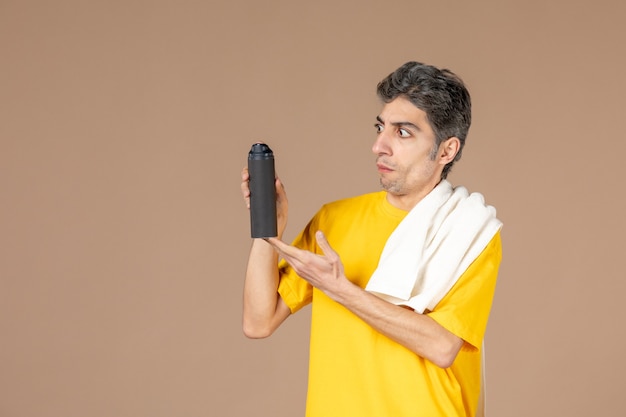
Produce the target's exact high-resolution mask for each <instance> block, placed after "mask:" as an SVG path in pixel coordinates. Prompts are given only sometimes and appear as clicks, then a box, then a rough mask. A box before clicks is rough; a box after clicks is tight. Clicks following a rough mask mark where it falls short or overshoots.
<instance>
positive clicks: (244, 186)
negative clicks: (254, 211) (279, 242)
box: [241, 167, 289, 239]
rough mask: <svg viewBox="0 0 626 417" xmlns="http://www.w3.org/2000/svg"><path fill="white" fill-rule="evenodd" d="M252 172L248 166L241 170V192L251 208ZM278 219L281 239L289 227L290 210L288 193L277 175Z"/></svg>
mask: <svg viewBox="0 0 626 417" xmlns="http://www.w3.org/2000/svg"><path fill="white" fill-rule="evenodd" d="M249 183H250V173H249V172H248V168H247V167H246V168H244V169H243V170H242V171H241V193H242V194H243V199H244V202H245V203H246V207H247V208H248V210H250V184H249ZM275 185H276V220H277V229H278V238H279V239H280V238H281V237H282V235H283V232H284V231H285V228H286V227H287V217H288V211H289V204H288V202H287V193H286V192H285V186H284V185H283V183H282V181H281V180H280V178H278V176H277V177H276V182H275Z"/></svg>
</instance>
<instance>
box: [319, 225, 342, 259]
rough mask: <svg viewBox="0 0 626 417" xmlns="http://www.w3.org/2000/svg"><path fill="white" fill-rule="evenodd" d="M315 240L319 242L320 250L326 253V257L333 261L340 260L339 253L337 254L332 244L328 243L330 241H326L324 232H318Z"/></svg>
mask: <svg viewBox="0 0 626 417" xmlns="http://www.w3.org/2000/svg"><path fill="white" fill-rule="evenodd" d="M315 239H316V240H317V244H318V245H319V247H320V249H322V252H324V255H326V257H327V258H331V259H333V260H334V259H338V258H339V256H338V255H337V252H335V250H334V249H333V248H332V247H331V246H330V243H328V239H326V236H325V235H324V232H322V231H321V230H318V231H317V232H316V233H315Z"/></svg>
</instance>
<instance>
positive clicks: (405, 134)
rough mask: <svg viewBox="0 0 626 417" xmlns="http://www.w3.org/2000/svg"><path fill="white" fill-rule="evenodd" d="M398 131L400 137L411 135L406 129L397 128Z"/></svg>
mask: <svg viewBox="0 0 626 417" xmlns="http://www.w3.org/2000/svg"><path fill="white" fill-rule="evenodd" d="M398 133H399V134H400V137H401V138H408V137H409V136H411V133H409V131H408V130H406V129H398Z"/></svg>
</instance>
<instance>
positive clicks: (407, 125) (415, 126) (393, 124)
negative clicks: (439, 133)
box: [376, 116, 422, 131]
mask: <svg viewBox="0 0 626 417" xmlns="http://www.w3.org/2000/svg"><path fill="white" fill-rule="evenodd" d="M376 120H378V122H379V123H382V124H385V121H384V120H383V118H382V117H380V116H376ZM391 125H392V126H397V127H411V128H413V129H415V130H419V131H421V130H422V129H420V127H419V126H417V125H416V124H415V123H411V122H393V123H391Z"/></svg>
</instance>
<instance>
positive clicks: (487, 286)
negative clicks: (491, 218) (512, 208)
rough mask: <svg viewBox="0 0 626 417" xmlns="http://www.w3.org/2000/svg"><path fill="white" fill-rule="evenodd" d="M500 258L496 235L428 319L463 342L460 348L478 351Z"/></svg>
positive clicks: (498, 238) (489, 308)
mask: <svg viewBox="0 0 626 417" xmlns="http://www.w3.org/2000/svg"><path fill="white" fill-rule="evenodd" d="M501 259H502V243H501V238H500V232H498V233H496V234H495V235H494V237H493V238H492V239H491V241H490V242H489V244H488V245H487V247H485V249H484V250H483V251H482V253H481V254H480V255H479V256H478V258H476V259H475V260H474V262H472V264H471V265H470V266H469V268H468V269H467V270H466V271H465V272H464V273H463V275H461V277H460V278H459V280H458V281H457V282H456V284H455V285H454V286H453V287H452V289H450V291H449V292H448V293H447V294H446V295H445V297H444V298H443V299H442V300H441V301H440V302H439V304H437V306H436V307H435V308H434V310H433V311H431V312H429V313H427V314H428V316H430V317H431V318H433V319H434V320H435V321H437V322H438V323H439V324H440V325H442V326H443V327H445V328H446V329H447V330H449V331H450V332H452V333H454V334H455V335H457V336H458V337H460V338H462V339H463V340H464V341H465V342H466V343H465V345H464V347H463V349H468V348H469V349H471V350H476V349H479V348H480V346H481V344H482V340H483V337H484V335H485V330H486V328H487V320H488V318H489V312H490V310H491V304H492V301H493V295H494V292H495V287H496V279H497V277H498V269H499V266H500V261H501Z"/></svg>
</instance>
